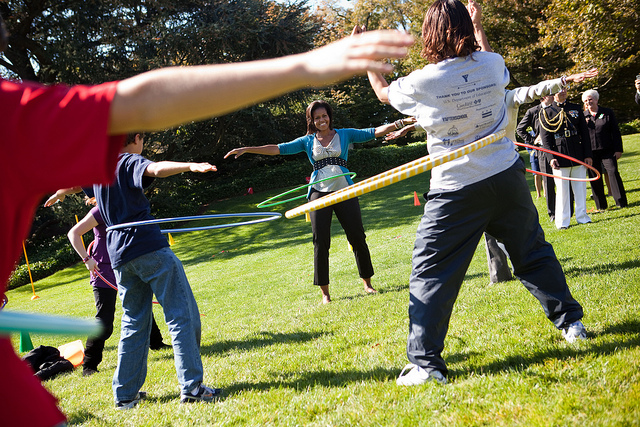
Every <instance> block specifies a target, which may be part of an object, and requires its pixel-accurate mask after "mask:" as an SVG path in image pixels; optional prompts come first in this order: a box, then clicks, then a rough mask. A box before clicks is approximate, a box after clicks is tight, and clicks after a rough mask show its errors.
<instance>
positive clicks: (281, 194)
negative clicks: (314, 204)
mask: <svg viewBox="0 0 640 427" xmlns="http://www.w3.org/2000/svg"><path fill="white" fill-rule="evenodd" d="M346 175H349V176H350V177H351V178H355V177H356V173H355V172H346V173H341V174H340V175H334V176H330V177H329V178H325V179H321V180H320V181H314V182H310V183H308V184H305V185H301V186H300V187H297V188H294V189H293V190H289V191H285V192H284V193H280V194H278V195H277V196H273V197H271V198H269V199H267V200H265V201H264V202H260V203H258V206H257V207H259V208H270V207H272V206H278V205H281V204H283V203H287V202H292V201H294V200H299V199H303V198H305V197H306V195H304V194H302V195H300V196H296V197H292V198H291V199H287V200H281V201H279V202H275V203H269V202H270V201H272V200H275V199H279V198H280V197H284V196H286V195H287V194H291V193H293V192H295V191H298V190H303V189H305V188H308V187H311V186H312V185H315V184H317V183H319V182H324V181H329V180H330V179H335V178H339V177H341V176H346Z"/></svg>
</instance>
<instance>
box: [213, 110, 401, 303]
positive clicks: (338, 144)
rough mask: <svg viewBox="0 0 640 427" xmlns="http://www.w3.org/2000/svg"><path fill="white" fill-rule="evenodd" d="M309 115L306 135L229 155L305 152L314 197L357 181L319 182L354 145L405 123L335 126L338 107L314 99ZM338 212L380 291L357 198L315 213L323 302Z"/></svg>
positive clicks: (364, 274)
mask: <svg viewBox="0 0 640 427" xmlns="http://www.w3.org/2000/svg"><path fill="white" fill-rule="evenodd" d="M306 116H307V134H306V135H305V136H302V137H300V138H297V139H294V140H293V141H290V142H285V143H283V144H277V145H276V144H270V145H263V146H260V147H240V148H234V149H233V150H231V151H229V152H228V153H227V154H226V155H225V156H224V157H225V158H227V157H229V156H232V155H235V158H236V159H237V158H238V157H239V156H241V155H243V154H244V153H253V154H264V155H268V156H275V155H278V154H297V153H301V152H305V153H307V157H309V161H310V162H311V164H312V165H313V173H312V174H311V179H310V182H312V183H314V182H315V183H316V184H313V185H312V186H310V187H309V191H308V193H307V198H308V199H309V201H312V200H316V199H318V198H320V197H323V196H326V195H327V194H329V193H331V192H333V191H337V190H340V189H342V188H345V187H347V186H349V185H351V184H353V181H352V180H351V178H349V176H341V177H337V178H335V179H330V180H327V181H323V182H318V181H321V180H324V179H326V178H330V177H332V176H336V175H341V174H344V173H346V172H349V170H348V169H347V158H348V154H349V145H350V144H353V143H359V142H367V141H371V140H372V139H375V138H376V137H381V136H384V135H386V134H387V133H389V132H391V131H393V130H396V129H397V128H398V127H401V126H399V125H400V123H399V121H398V124H396V123H389V124H386V125H382V126H378V127H377V128H368V129H334V128H333V111H332V109H331V106H330V105H329V104H328V103H327V102H325V101H313V102H312V103H311V104H309V106H308V107H307V111H306ZM403 120H404V121H403V123H402V125H404V122H406V123H410V122H412V119H411V118H407V119H403ZM333 212H335V214H336V217H337V218H338V221H340V225H342V228H343V229H344V231H345V233H346V235H347V239H348V240H349V243H350V244H351V246H352V247H353V254H354V256H355V258H356V265H357V266H358V273H359V274H360V277H361V278H362V280H363V282H364V290H365V292H367V293H370V294H373V293H376V292H377V291H376V290H375V289H374V288H373V287H371V276H373V265H372V264H371V255H370V254H369V247H368V246H367V242H366V236H365V233H364V226H363V225H362V216H361V214H360V204H359V203H358V199H357V198H354V199H350V200H346V201H344V202H341V203H337V204H335V205H333V206H328V207H326V208H324V209H319V210H316V211H314V212H311V213H310V218H311V230H312V231H313V246H314V259H313V261H314V262H313V264H314V275H313V284H314V285H317V286H320V290H321V291H322V302H323V304H327V303H329V302H331V296H330V295H329V247H330V246H331V218H332V215H333Z"/></svg>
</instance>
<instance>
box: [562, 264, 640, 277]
mask: <svg viewBox="0 0 640 427" xmlns="http://www.w3.org/2000/svg"><path fill="white" fill-rule="evenodd" d="M563 262H564V260H563ZM636 268H640V260H633V261H624V262H619V263H604V264H595V265H592V266H589V267H582V266H576V267H569V268H567V267H564V268H563V270H564V274H565V276H569V277H577V276H588V275H592V274H611V273H613V272H616V271H627V270H631V269H636Z"/></svg>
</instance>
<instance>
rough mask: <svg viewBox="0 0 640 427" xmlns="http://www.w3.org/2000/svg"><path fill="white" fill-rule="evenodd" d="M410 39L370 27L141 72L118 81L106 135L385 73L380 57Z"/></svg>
mask: <svg viewBox="0 0 640 427" xmlns="http://www.w3.org/2000/svg"><path fill="white" fill-rule="evenodd" d="M412 43H413V37H412V36H410V35H408V34H406V33H403V32H400V31H389V30H387V31H372V32H368V33H365V34H361V35H357V36H354V37H347V38H344V39H342V40H339V41H337V42H334V43H331V44H328V45H326V46H324V47H321V48H319V49H316V50H313V51H311V52H307V53H303V54H298V55H290V56H285V57H282V58H275V59H267V60H262V61H253V62H244V63H234V64H218V65H202V66H194V67H169V68H164V69H160V70H154V71H150V72H147V73H143V74H140V75H138V76H135V77H132V78H129V79H126V80H123V81H121V82H120V83H118V86H117V90H116V95H115V97H114V99H113V102H112V104H111V116H110V122H109V133H110V134H111V135H116V134H123V133H128V132H134V131H145V130H159V129H165V128H167V127H171V126H176V125H179V124H182V123H186V122H190V121H193V120H201V119H205V118H208V117H214V116H219V115H222V114H226V113H229V112H231V111H235V110H238V109H240V108H244V107H247V106H249V105H252V104H255V103H257V102H260V101H264V100H267V99H270V98H273V97H276V96H278V95H282V94H284V93H287V92H290V91H293V90H296V89H300V88H303V87H307V86H324V85H327V84H331V83H334V82H337V81H340V80H344V79H346V78H348V77H351V76H353V75H356V74H361V73H364V72H365V71H367V70H371V71H375V72H389V71H391V70H392V68H393V67H392V66H391V65H390V64H387V63H384V62H382V60H383V59H385V58H403V57H405V56H406V54H407V46H410V45H411V44H412Z"/></svg>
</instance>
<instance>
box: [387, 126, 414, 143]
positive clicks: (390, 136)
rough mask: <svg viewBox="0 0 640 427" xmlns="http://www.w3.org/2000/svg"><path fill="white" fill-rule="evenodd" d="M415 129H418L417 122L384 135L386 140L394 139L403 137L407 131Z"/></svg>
mask: <svg viewBox="0 0 640 427" xmlns="http://www.w3.org/2000/svg"><path fill="white" fill-rule="evenodd" d="M415 129H416V124H415V123H414V124H411V125H408V126H405V127H403V128H402V129H400V130H394V131H393V132H390V133H388V134H387V136H385V137H384V140H385V141H392V140H394V139H398V138H402V137H403V136H405V135H406V134H407V133H409V132H413V131H414V130H415Z"/></svg>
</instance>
